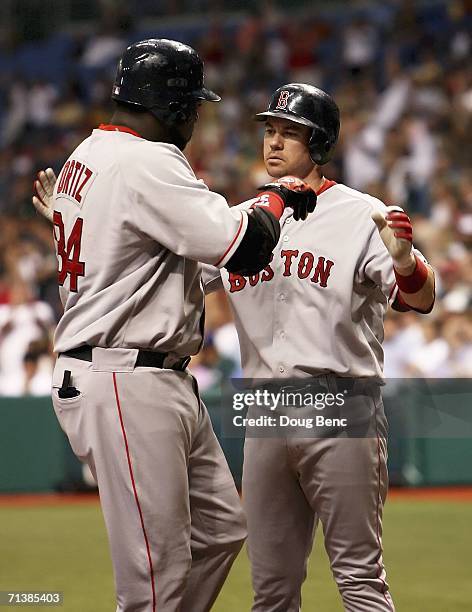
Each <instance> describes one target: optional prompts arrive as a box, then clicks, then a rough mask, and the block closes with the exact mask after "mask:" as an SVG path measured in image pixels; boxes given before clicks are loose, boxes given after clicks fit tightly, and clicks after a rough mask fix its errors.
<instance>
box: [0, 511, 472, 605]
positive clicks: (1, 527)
mask: <svg viewBox="0 0 472 612" xmlns="http://www.w3.org/2000/svg"><path fill="white" fill-rule="evenodd" d="M471 519H472V504H470V503H463V502H452V501H451V502H429V501H427V502H426V501H404V500H402V501H400V500H392V501H391V502H389V503H388V504H387V508H386V513H385V521H384V522H385V534H384V548H385V560H386V563H387V569H388V572H389V582H390V586H391V591H392V594H393V596H394V599H395V602H396V606H397V612H402V611H403V612H460V611H461V612H462V611H463V612H466V611H467V612H470V610H472V578H471V576H472V563H471V559H470V556H471V551H472V527H471V523H472V521H471ZM0 546H1V554H0V591H8V590H12V589H13V590H29V591H31V590H58V591H63V592H64V607H63V608H60V609H64V610H67V612H107V611H109V612H113V611H114V610H115V606H114V598H113V583H112V576H111V564H110V559H109V556H108V549H107V541H106V536H105V528H104V524H103V519H102V516H101V513H100V510H99V507H98V506H96V505H93V504H91V505H88V504H87V505H70V506H69V505H64V506H52V507H44V506H43V507H5V506H4V507H0ZM250 601H251V590H250V582H249V568H248V562H247V559H246V554H245V552H243V553H241V555H240V556H239V558H238V560H237V562H236V564H235V566H234V568H233V570H232V572H231V574H230V577H229V579H228V581H227V583H226V585H225V587H224V590H223V591H222V593H221V595H220V598H219V600H218V601H217V603H216V605H215V607H214V610H215V611H216V612H245V611H248V610H249V609H250ZM5 609H10V608H5ZM28 609H29V610H35V609H38V610H45V608H44V607H42V608H39V607H36V606H28ZM303 610H304V611H305V610H306V611H310V612H311V611H314V612H316V611H319V612H338V611H342V606H341V604H340V600H339V597H338V595H337V591H336V588H335V585H334V583H333V580H332V578H331V574H330V572H329V567H328V564H327V559H326V554H325V552H324V548H323V546H322V537H321V533H319V534H318V536H317V541H316V543H315V550H314V553H313V555H312V558H311V562H310V572H309V577H308V579H307V581H306V584H305V587H304V595H303Z"/></svg>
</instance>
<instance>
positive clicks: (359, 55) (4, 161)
mask: <svg viewBox="0 0 472 612" xmlns="http://www.w3.org/2000/svg"><path fill="white" fill-rule="evenodd" d="M349 5H350V8H349V9H348V8H346V7H345V6H344V7H343V6H341V7H340V6H339V5H338V8H332V9H330V10H329V11H328V10H325V11H317V12H314V11H313V9H310V6H311V5H308V4H307V6H306V7H305V9H304V10H303V11H302V12H299V13H297V12H293V13H291V14H290V15H288V14H287V13H283V12H281V11H279V10H277V9H275V8H274V6H273V5H272V4H271V3H270V2H269V3H265V4H264V5H263V8H261V9H260V10H254V11H253V12H251V14H246V15H243V14H240V15H238V17H237V19H236V18H234V16H232V17H231V18H230V17H229V16H228V18H227V19H226V18H225V15H224V14H222V15H220V16H219V17H218V18H215V19H208V20H206V21H205V22H201V23H198V24H194V25H193V27H192V28H188V27H184V25H182V31H181V32H180V33H179V30H178V27H176V26H175V23H174V25H173V26H172V28H173V29H172V31H169V32H166V31H165V30H162V29H159V31H157V32H153V31H148V30H144V29H140V28H139V27H137V26H136V24H133V23H131V22H130V21H127V20H126V19H123V14H122V13H120V14H113V12H112V13H110V12H107V13H106V14H104V15H103V19H102V20H101V21H100V22H98V24H97V26H96V28H94V29H93V30H92V29H91V30H90V32H89V33H84V31H83V30H82V31H81V32H80V34H73V33H68V34H67V35H66V34H64V33H61V34H60V35H59V34H57V33H51V37H50V38H48V39H46V40H39V41H37V42H36V43H28V47H27V48H25V47H22V44H21V42H18V41H14V42H12V41H7V42H5V41H2V45H1V47H0V66H1V67H2V71H1V75H2V76H1V77H0V218H1V223H0V395H21V394H38V395H41V394H47V393H48V392H49V379H50V373H51V367H52V362H53V354H52V348H51V337H52V333H53V329H54V325H55V322H56V321H57V319H58V317H59V316H60V312H61V306H60V303H59V299H58V293H57V285H56V265H57V264H56V259H55V256H54V254H53V250H52V237H51V229H50V226H49V225H48V224H47V223H46V222H44V221H43V220H42V219H40V218H38V216H37V215H36V214H35V212H34V210H33V208H32V206H31V184H32V180H33V179H34V177H35V174H36V172H37V171H38V170H39V169H43V168H46V167H48V166H51V167H52V168H54V169H55V170H56V172H58V171H59V170H60V168H61V166H62V164H63V162H64V160H65V159H66V158H67V156H68V155H69V153H70V151H71V150H72V149H73V148H74V147H75V146H76V145H77V144H78V142H80V141H81V140H82V139H84V138H85V137H87V136H88V134H89V133H90V131H91V130H92V129H93V128H94V127H96V126H97V125H98V124H99V123H100V122H102V121H103V122H106V121H107V119H108V118H109V114H110V111H111V104H110V101H109V96H110V88H111V82H112V80H113V76H114V69H115V66H116V60H117V57H118V56H119V55H120V53H121V52H122V50H123V49H124V48H125V46H126V45H127V44H128V43H129V42H131V41H135V40H139V39H140V38H144V37H149V36H151V35H157V36H165V35H166V34H167V35H168V36H169V37H171V38H178V39H179V40H182V41H183V42H187V43H189V44H191V45H193V46H194V47H196V48H197V49H198V51H199V52H200V54H201V55H202V57H203V58H204V61H205V68H206V75H207V78H206V83H207V85H208V86H209V87H210V88H212V89H213V90H215V91H217V92H218V93H219V94H220V95H221V96H222V102H221V103H220V104H207V105H204V106H203V107H202V111H201V113H200V119H199V122H198V124H197V129H196V132H195V135H194V138H193V140H192V142H191V144H190V145H189V147H188V148H187V150H186V154H187V156H188V158H189V160H190V163H191V164H192V166H193V168H194V169H195V172H196V174H197V176H198V177H200V178H203V179H204V180H205V182H206V183H207V184H208V185H209V187H210V188H211V189H213V190H216V191H218V192H220V193H222V194H224V195H225V196H226V197H227V199H228V200H229V201H230V202H231V203H234V204H236V203H239V202H241V201H243V200H245V199H248V198H249V197H251V196H252V195H253V194H254V192H255V188H256V187H257V185H260V184H262V183H263V182H264V181H265V179H266V178H267V176H266V174H265V170H264V167H263V164H262V161H261V157H262V156H261V140H262V134H261V132H260V127H259V126H258V124H256V123H255V122H254V121H253V116H254V114H255V113H256V112H259V111H261V110H263V109H264V108H265V106H266V104H267V102H268V98H269V96H270V93H271V92H272V91H273V90H274V89H275V88H277V87H278V86H280V85H281V84H283V83H287V82H292V81H302V82H307V83H312V84H315V85H318V86H320V87H322V88H324V89H327V90H328V91H329V92H330V93H332V94H333V95H334V97H335V99H336V100H337V102H338V104H339V106H340V109H341V118H342V124H341V136H340V141H339V144H338V147H337V151H336V154H335V157H334V159H333V160H332V162H330V163H329V165H328V166H326V168H325V174H326V176H328V177H329V178H331V179H335V180H337V181H339V182H344V183H346V184H347V185H349V186H351V187H353V188H355V189H359V190H361V191H364V192H367V193H370V194H371V195H374V196H376V197H379V198H380V199H381V200H383V201H384V202H385V203H387V204H398V205H400V206H403V207H404V208H405V209H406V210H407V211H408V213H409V214H410V216H411V218H412V220H413V224H414V230H415V243H416V245H417V246H418V248H420V249H421V251H422V252H423V253H424V254H425V256H426V257H427V259H428V260H429V262H430V263H431V264H432V265H433V266H434V268H435V270H436V272H437V278H438V282H437V305H436V306H435V308H434V311H433V313H432V314H431V315H430V316H428V317H423V318H421V317H419V316H417V315H416V314H414V313H406V314H395V313H391V314H389V315H388V318H387V321H386V336H385V364H386V365H385V371H386V375H387V376H391V377H408V376H427V377H468V376H471V375H472V317H471V312H472V309H471V304H472V283H471V281H472V251H471V247H472V175H471V173H470V162H471V148H470V146H469V142H470V133H471V123H472V122H471V117H472V78H471V76H472V74H471V73H472V71H471V64H470V60H469V58H470V54H471V35H470V32H471V31H472V28H471V25H472V3H471V2H470V0H454V1H447V2H446V1H445V2H428V3H414V2H410V1H402V0H391V1H388V2H383V3H382V4H378V3H372V4H371V5H362V7H363V8H362V9H360V8H357V3H349ZM54 50H55V51H54ZM48 53H49V55H48ZM25 58H31V59H27V60H25ZM35 58H36V59H35ZM20 60H22V61H20ZM35 61H36V62H37V64H36V65H33V66H31V62H33V63H34V62H35ZM22 66H28V69H26V68H25V69H24V70H23V69H22ZM55 66H56V67H57V70H56V71H54V70H53V69H54V67H55ZM46 68H48V69H46ZM207 312H208V315H207V332H206V334H207V338H206V343H205V348H204V349H203V351H202V352H201V354H200V355H199V356H198V357H196V358H194V359H193V360H192V367H193V370H194V372H195V373H196V374H197V376H198V378H199V381H200V383H201V386H202V388H203V390H209V389H211V388H215V387H217V386H218V384H219V382H220V380H221V379H222V377H225V376H228V375H235V374H236V375H237V373H238V372H239V368H240V365H239V350H238V344H237V337H236V334H235V330H234V326H233V325H232V322H231V314H230V311H229V308H228V305H227V303H226V301H225V298H224V295H221V294H219V293H218V294H216V295H212V296H210V297H209V299H208V308H207Z"/></svg>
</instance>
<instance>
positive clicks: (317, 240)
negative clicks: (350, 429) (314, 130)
mask: <svg viewBox="0 0 472 612" xmlns="http://www.w3.org/2000/svg"><path fill="white" fill-rule="evenodd" d="M250 204H251V202H247V203H244V204H243V205H241V208H244V207H248V206H250ZM376 209H381V210H385V209H386V207H385V205H384V204H383V203H382V202H380V201H379V200H377V199H376V198H373V197H371V196H369V195H366V194H363V193H360V192H358V191H355V190H353V189H350V188H349V187H346V186H345V185H340V184H336V183H334V182H333V181H326V182H325V184H324V186H323V188H322V189H321V190H320V191H319V193H318V202H317V206H316V209H315V212H314V213H313V214H311V215H309V216H308V219H307V220H306V221H305V222H295V221H294V220H293V218H292V215H291V213H290V210H289V209H287V210H286V211H285V213H284V215H283V217H282V219H281V239H280V241H279V243H278V245H277V247H276V248H275V249H274V253H273V259H272V262H271V263H270V264H269V265H268V266H267V267H266V268H265V270H263V271H262V272H261V273H260V274H257V275H255V276H252V277H249V278H244V277H242V276H240V275H236V274H229V273H228V272H227V271H225V270H224V271H221V273H220V271H218V270H215V269H214V268H211V267H209V266H206V267H205V274H204V276H205V282H206V290H207V292H209V291H212V290H214V289H216V288H217V287H218V286H221V282H222V284H223V286H224V288H225V291H226V293H227V296H228V298H229V301H230V304H231V307H232V310H233V313H234V318H235V323H236V327H237V331H238V335H239V340H240V346H241V360H242V366H243V372H244V376H245V377H246V378H250V379H253V378H256V379H268V378H269V379H270V378H278V379H280V378H287V377H290V378H292V377H293V378H301V377H303V378H306V377H310V376H316V377H319V379H320V380H321V381H322V384H325V386H326V388H327V389H329V390H330V391H333V390H334V391H335V390H336V389H337V390H341V388H338V387H337V379H336V377H337V376H339V377H352V378H357V377H367V378H372V379H381V378H382V366H383V353H382V346H381V344H382V340H383V317H384V314H385V311H386V309H387V307H388V303H389V302H392V301H393V300H394V299H395V296H396V294H397V287H396V284H395V276H394V272H393V265H392V260H391V257H390V255H389V253H388V251H387V249H386V247H385V245H384V244H383V242H382V240H381V238H380V235H379V232H378V230H377V228H376V225H375V223H374V222H373V221H372V219H371V214H372V212H373V211H374V210H376ZM221 279H222V280H221ZM359 402H360V403H361V409H363V407H366V408H367V410H368V411H369V413H370V414H373V415H374V417H375V429H374V431H375V434H374V435H373V436H372V435H371V436H366V437H363V438H362V437H359V438H353V439H348V438H343V437H337V436H331V437H325V438H324V439H320V438H318V439H317V438H313V437H311V438H310V437H306V438H303V437H302V438H300V437H291V436H290V433H288V434H286V435H283V434H280V435H279V437H269V438H265V437H263V438H260V437H257V438H252V437H251V436H248V437H247V438H246V442H245V450H244V468H243V500H244V505H245V509H246V517H247V523H248V548H249V554H250V558H251V569H252V579H253V587H254V592H255V596H254V606H253V612H268V611H269V610H275V609H277V610H284V612H298V611H299V609H300V606H301V585H302V583H303V580H304V579H305V576H306V564H307V558H308V556H309V553H310V551H311V547H312V542H313V536H314V530H315V528H316V523H317V521H318V520H320V521H321V522H322V524H323V531H324V535H325V547H326V550H327V552H328V555H329V557H330V561H331V567H332V570H333V575H334V577H335V580H336V582H337V584H338V588H339V591H340V593H341V596H342V599H343V604H344V608H345V610H346V611H348V612H360V611H361V610H362V611H365V612H373V611H374V610H375V611H382V612H386V611H390V612H391V611H392V610H394V604H393V601H392V599H391V596H390V593H389V588H388V585H387V582H386V573H385V568H384V565H383V561H382V544H381V535H382V508H383V504H384V501H385V498H386V493H387V485H388V476H387V469H386V461H387V451H386V421H385V415H384V412H383V405H382V400H381V397H380V394H379V392H378V389H377V390H372V391H370V392H369V393H366V394H365V395H362V396H361V397H359V396H357V397H353V398H347V399H346V405H345V408H344V411H345V414H349V412H350V411H354V410H358V409H359V407H360V404H359Z"/></svg>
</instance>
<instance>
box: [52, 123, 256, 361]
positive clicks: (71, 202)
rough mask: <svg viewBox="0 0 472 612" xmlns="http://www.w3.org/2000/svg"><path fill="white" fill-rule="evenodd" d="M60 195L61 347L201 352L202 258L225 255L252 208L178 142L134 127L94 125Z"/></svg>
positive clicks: (62, 178)
mask: <svg viewBox="0 0 472 612" xmlns="http://www.w3.org/2000/svg"><path fill="white" fill-rule="evenodd" d="M54 198H55V203H54V209H55V212H54V225H55V227H54V231H55V237H56V245H57V256H58V263H59V284H60V285H61V287H60V295H61V300H62V303H63V305H64V315H63V317H62V318H61V320H60V322H59V325H58V327H57V331H56V336H55V350H56V351H57V352H64V351H66V350H68V349H71V348H74V347H77V346H80V345H81V344H90V345H93V346H100V347H121V348H135V347H139V348H144V349H149V350H158V351H166V352H174V351H175V352H177V353H178V354H179V355H191V354H195V353H196V352H197V351H198V348H199V346H200V344H201V339H202V335H201V321H200V320H201V315H202V310H203V292H202V288H201V280H200V264H199V263H198V261H201V262H206V263H211V264H214V265H216V266H218V267H220V266H223V265H224V264H225V263H226V262H227V261H228V259H229V258H230V257H231V255H232V254H233V253H234V251H235V250H236V248H237V247H238V245H239V243H240V242H241V239H242V237H243V236H244V232H245V229H246V226H247V214H246V212H244V211H241V210H236V209H230V208H228V205H227V202H226V200H225V199H224V198H223V197H222V196H220V195H218V194H216V193H213V192H211V191H209V190H208V188H207V187H206V185H205V184H204V183H203V182H202V181H199V180H197V179H196V178H195V175H194V173H193V171H192V169H191V168H190V165H189V164H188V162H187V160H186V158H185V156H184V155H183V154H182V153H181V152H180V151H179V149H177V147H175V146H174V145H171V144H164V143H156V142H150V141H148V140H144V139H142V138H140V137H139V136H137V135H136V134H133V133H131V132H130V131H129V130H128V131H115V130H114V131H110V130H104V129H96V130H93V132H92V134H91V136H90V137H89V138H87V139H86V140H84V141H83V142H82V143H81V144H80V145H79V146H78V148H77V149H76V150H75V151H74V152H73V153H72V155H71V156H70V158H69V159H68V160H67V162H66V163H65V165H64V167H63V169H62V171H61V173H60V175H59V177H58V180H57V182H56V186H55V189H54ZM164 281H165V282H164ZM156 313H158V316H156Z"/></svg>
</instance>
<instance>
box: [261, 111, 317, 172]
mask: <svg viewBox="0 0 472 612" xmlns="http://www.w3.org/2000/svg"><path fill="white" fill-rule="evenodd" d="M310 136H311V128H309V127H307V126H306V125H300V124H299V123H294V122H293V121H289V120H288V119H281V118H278V117H269V118H268V120H267V121H266V124H265V132H264V163H265V167H266V170H267V172H268V174H269V175H270V176H272V177H274V178H280V177H282V176H286V175H288V174H290V175H293V176H297V177H299V178H305V177H306V176H308V174H309V173H310V172H311V171H312V170H313V166H314V164H313V161H312V160H311V159H310V153H309V151H308V141H309V139H310Z"/></svg>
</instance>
